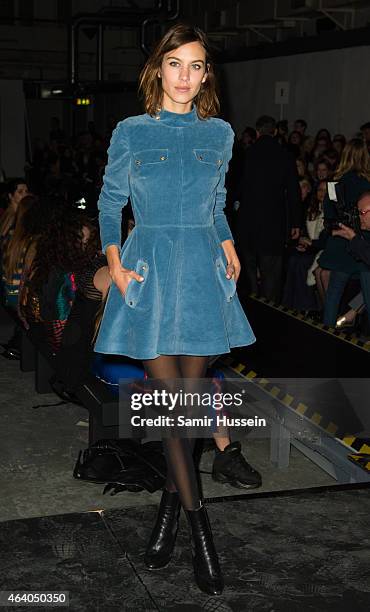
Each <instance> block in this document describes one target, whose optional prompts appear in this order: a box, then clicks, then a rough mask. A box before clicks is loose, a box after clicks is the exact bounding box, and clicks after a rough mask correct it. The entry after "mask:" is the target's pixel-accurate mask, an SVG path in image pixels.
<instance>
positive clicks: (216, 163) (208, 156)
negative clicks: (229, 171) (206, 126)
mask: <svg viewBox="0 0 370 612" xmlns="http://www.w3.org/2000/svg"><path fill="white" fill-rule="evenodd" d="M193 152H194V155H195V157H196V159H197V160H198V161H199V162H202V164H204V165H209V166H213V167H216V168H217V169H219V168H220V166H221V165H222V163H223V159H222V157H221V152H220V151H217V150H215V149H193Z"/></svg>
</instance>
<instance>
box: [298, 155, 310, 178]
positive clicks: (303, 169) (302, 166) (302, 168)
mask: <svg viewBox="0 0 370 612" xmlns="http://www.w3.org/2000/svg"><path fill="white" fill-rule="evenodd" d="M296 165H297V172H298V176H299V178H300V179H301V178H304V177H305V176H307V165H306V161H305V159H304V158H303V157H297V159H296Z"/></svg>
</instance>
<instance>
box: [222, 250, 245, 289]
mask: <svg viewBox="0 0 370 612" xmlns="http://www.w3.org/2000/svg"><path fill="white" fill-rule="evenodd" d="M221 246H222V248H223V251H224V253H225V257H226V260H227V266H226V278H227V279H231V278H232V279H234V281H235V282H238V278H239V275H240V269H241V267H240V261H239V258H238V256H237V254H236V251H235V247H234V244H233V241H232V240H224V241H223V242H221Z"/></svg>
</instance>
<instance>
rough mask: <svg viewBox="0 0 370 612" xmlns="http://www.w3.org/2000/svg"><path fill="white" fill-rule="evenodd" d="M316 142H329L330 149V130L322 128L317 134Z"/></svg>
mask: <svg viewBox="0 0 370 612" xmlns="http://www.w3.org/2000/svg"><path fill="white" fill-rule="evenodd" d="M315 140H316V142H318V141H319V140H326V142H327V145H328V146H327V148H329V146H330V145H331V135H330V132H329V130H327V129H326V128H321V129H320V130H319V131H318V132H317V134H316V139H315Z"/></svg>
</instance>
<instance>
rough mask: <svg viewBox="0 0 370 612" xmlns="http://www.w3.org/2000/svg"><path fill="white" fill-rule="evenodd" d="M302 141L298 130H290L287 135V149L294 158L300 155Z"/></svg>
mask: <svg viewBox="0 0 370 612" xmlns="http://www.w3.org/2000/svg"><path fill="white" fill-rule="evenodd" d="M302 142H303V141H302V136H301V134H300V133H299V132H292V133H291V134H290V135H289V138H288V144H287V149H288V151H290V152H291V153H292V154H293V155H294V157H295V158H296V159H297V157H300V155H301V153H302V151H301V147H302Z"/></svg>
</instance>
